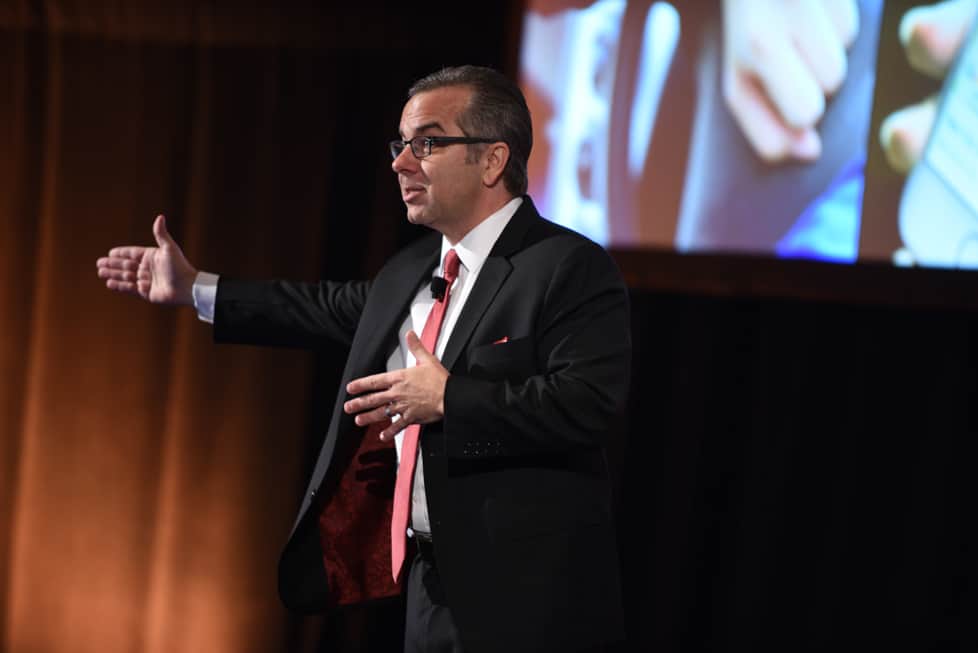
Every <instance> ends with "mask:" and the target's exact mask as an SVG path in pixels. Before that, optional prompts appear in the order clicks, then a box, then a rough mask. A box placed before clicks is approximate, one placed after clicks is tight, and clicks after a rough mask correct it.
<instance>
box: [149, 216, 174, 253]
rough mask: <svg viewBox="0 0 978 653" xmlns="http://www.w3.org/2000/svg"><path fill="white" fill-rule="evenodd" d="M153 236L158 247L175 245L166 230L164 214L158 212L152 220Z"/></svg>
mask: <svg viewBox="0 0 978 653" xmlns="http://www.w3.org/2000/svg"><path fill="white" fill-rule="evenodd" d="M153 238H155V239H156V244H157V245H159V246H160V247H164V246H167V245H169V246H176V243H175V242H174V240H173V237H172V236H171V235H170V232H169V231H167V228H166V216H165V215H162V214H160V215H158V216H156V220H154V221H153Z"/></svg>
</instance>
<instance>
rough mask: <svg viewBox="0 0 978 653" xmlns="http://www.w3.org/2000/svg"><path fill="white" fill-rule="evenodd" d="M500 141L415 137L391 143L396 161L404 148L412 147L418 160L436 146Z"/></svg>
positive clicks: (466, 137) (427, 154)
mask: <svg viewBox="0 0 978 653" xmlns="http://www.w3.org/2000/svg"><path fill="white" fill-rule="evenodd" d="M498 140H499V139H498V138H476V137H473V136H415V137H414V138H412V139H411V140H407V141H402V140H395V141H391V143H390V148H391V156H392V157H393V158H395V159H396V158H397V157H399V156H400V155H401V152H403V151H404V148H405V147H407V146H408V145H410V146H411V154H413V155H414V156H415V158H417V159H423V158H425V157H426V156H429V155H430V154H431V148H432V146H434V145H458V144H461V143H464V144H466V145H471V144H473V143H496V142H498Z"/></svg>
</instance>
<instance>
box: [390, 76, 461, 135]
mask: <svg viewBox="0 0 978 653" xmlns="http://www.w3.org/2000/svg"><path fill="white" fill-rule="evenodd" d="M468 99H469V91H468V89H466V88H463V87H457V86H452V87H446V88H438V89H433V90H431V91H423V92H421V93H418V94H417V95H415V96H413V97H412V98H410V99H409V100H408V101H407V103H406V104H405V105H404V110H403V111H402V112H401V124H400V132H401V136H407V135H409V134H410V135H414V134H417V133H420V132H426V131H427V132H448V131H449V130H451V129H453V128H455V127H457V126H458V115H459V114H460V113H461V112H462V111H463V110H464V109H465V107H466V106H467V105H468Z"/></svg>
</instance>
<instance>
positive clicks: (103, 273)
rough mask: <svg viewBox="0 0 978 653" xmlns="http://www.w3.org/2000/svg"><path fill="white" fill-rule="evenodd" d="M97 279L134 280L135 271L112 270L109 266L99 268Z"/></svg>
mask: <svg viewBox="0 0 978 653" xmlns="http://www.w3.org/2000/svg"><path fill="white" fill-rule="evenodd" d="M98 278H99V279H111V280H112V281H126V282H135V281H136V273H135V272H132V271H128V270H113V269H111V268H99V269H98Z"/></svg>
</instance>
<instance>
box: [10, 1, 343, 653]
mask: <svg viewBox="0 0 978 653" xmlns="http://www.w3.org/2000/svg"><path fill="white" fill-rule="evenodd" d="M160 6H163V5H162V4H161V5H160ZM76 9H77V7H73V6H72V5H71V3H50V4H46V5H45V4H40V3H26V4H22V5H15V8H14V9H11V8H9V7H8V8H7V9H6V10H5V11H6V12H8V13H6V14H3V15H0V20H2V24H0V88H2V89H4V90H3V92H0V325H2V329H0V650H4V651H37V652H43V651H67V650H70V651H78V652H84V651H93V652H94V651H99V652H105V651H153V652H160V653H164V652H169V651H272V650H283V649H284V648H285V642H286V641H288V640H289V637H291V635H290V633H289V630H290V628H291V627H292V626H293V625H294V624H291V622H290V621H289V619H288V617H287V616H286V613H285V611H284V609H283V608H281V607H280V605H279V603H278V600H277V594H276V585H275V562H276V558H277V554H278V550H279V547H280V546H281V544H282V543H283V541H284V539H285V537H286V536H287V534H288V531H289V528H290V526H291V520H292V518H293V510H294V508H295V505H296V497H297V496H298V493H299V492H300V491H301V485H302V483H303V481H304V476H305V473H304V472H305V470H304V467H303V464H304V461H303V460H302V457H303V456H304V454H305V449H306V443H305V439H304V436H305V434H306V429H307V420H308V418H307V416H308V414H309V408H308V405H309V402H310V400H311V398H310V396H309V388H310V378H311V370H312V367H311V364H310V363H311V361H310V360H309V359H308V358H307V356H306V355H305V354H300V353H283V352H275V351H266V350H259V349H250V348H235V347H231V348H217V347H214V346H213V345H212V344H211V342H210V339H211V331H210V328H209V327H208V326H207V325H204V324H201V323H199V322H198V321H197V319H196V316H195V315H194V314H193V312H192V311H189V310H186V309H183V310H173V309H165V308H160V307H153V306H148V305H146V304H144V303H142V302H140V301H137V300H134V299H132V298H128V297H124V296H120V295H116V294H112V293H109V292H108V291H106V290H105V289H104V288H103V287H102V285H101V282H100V281H99V280H98V279H96V277H95V268H94V261H95V258H96V257H97V256H99V255H102V254H103V253H104V252H105V251H107V249H108V248H109V247H110V246H112V245H114V244H124V243H143V244H150V243H151V242H152V240H151V234H150V224H151V220H152V218H153V217H154V215H155V214H156V213H158V212H165V213H167V214H168V216H169V217H170V220H171V225H172V232H173V233H174V235H175V236H176V238H177V239H178V240H179V241H180V242H181V243H182V244H183V246H184V249H185V251H186V252H187V254H188V256H189V257H190V258H191V260H193V261H195V262H196V263H197V264H198V265H199V266H201V267H202V268H203V269H210V270H215V271H222V272H223V271H231V272H233V271H236V270H245V271H247V272H248V273H249V274H254V275H274V276H287V277H294V278H312V279H314V278H316V277H317V275H318V271H319V268H320V260H319V250H320V244H321V242H322V240H323V238H324V236H325V234H324V233H323V228H322V227H321V226H320V225H322V214H323V203H324V198H325V196H326V192H325V184H326V180H327V178H328V174H329V170H328V168H327V162H328V161H329V157H328V156H325V155H324V152H325V151H326V150H327V144H328V143H329V141H330V139H331V138H332V134H331V131H332V129H333V124H334V121H333V120H331V116H330V111H331V105H330V103H329V102H328V101H327V95H326V92H325V90H324V89H328V88H329V87H330V79H329V78H330V75H331V74H332V73H331V71H332V70H333V66H332V65H331V63H330V61H331V60H330V58H329V57H328V56H327V55H326V54H325V53H324V52H323V51H321V50H317V49H316V48H314V47H306V46H307V44H306V43H303V42H301V41H302V40H303V39H305V36H303V34H301V33H300V34H298V35H297V36H296V39H297V40H298V41H300V42H299V43H298V44H293V43H290V42H289V41H288V39H289V35H287V34H284V35H283V34H278V35H276V37H275V38H274V39H271V42H267V41H268V40H269V39H257V38H253V36H254V35H253V34H252V33H251V32H260V31H261V30H257V29H255V28H257V27H258V26H260V24H261V23H262V22H263V21H268V20H269V17H268V16H267V15H263V14H262V13H261V12H256V13H255V14H254V15H248V16H245V19H246V20H245V23H246V24H245V25H243V26H242V27H241V28H240V30H239V32H238V34H239V36H240V38H239V39H237V40H236V39H233V38H216V37H215V38H205V36H202V34H205V33H206V32H207V29H206V24H207V21H206V20H202V19H201V17H200V16H199V15H197V13H196V12H193V11H190V9H192V8H184V9H180V8H179V7H178V8H177V9H176V10H175V11H168V13H167V15H168V16H169V18H170V20H171V23H173V25H171V26H170V27H166V26H164V28H165V29H162V28H161V29H160V30H159V32H158V33H157V34H153V33H152V32H151V31H150V30H148V29H142V28H144V27H146V28H149V27H152V26H153V25H155V24H156V23H155V19H154V17H153V16H151V15H150V16H141V15H140V16H137V15H128V16H127V15H126V14H125V13H123V12H121V10H118V9H117V10H116V11H115V13H112V12H103V13H101V14H99V13H92V12H90V13H88V14H81V13H79V12H77V11H75V10H76ZM181 11H183V13H182V14H181ZM270 15H272V16H273V17H274V14H270ZM127 19H128V20H129V21H130V22H129V23H127ZM272 22H273V24H274V21H272ZM202 25H203V27H201V26H202ZM221 25H222V26H223V28H224V29H225V30H226V31H229V32H233V30H234V25H230V26H229V25H228V24H227V23H221ZM278 27H280V28H282V27H283V26H282V25H278ZM126 30H129V31H128V32H127V31H126ZM216 36H217V37H220V36H221V34H217V35H216ZM157 37H159V38H157ZM163 37H166V38H163ZM215 41H216V42H217V43H216V44H214V43H213V42H215ZM290 624H291V625H290Z"/></svg>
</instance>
